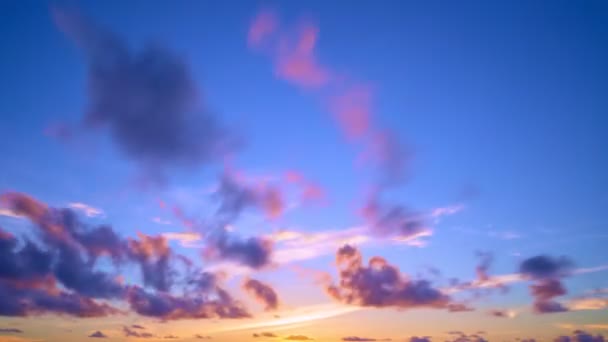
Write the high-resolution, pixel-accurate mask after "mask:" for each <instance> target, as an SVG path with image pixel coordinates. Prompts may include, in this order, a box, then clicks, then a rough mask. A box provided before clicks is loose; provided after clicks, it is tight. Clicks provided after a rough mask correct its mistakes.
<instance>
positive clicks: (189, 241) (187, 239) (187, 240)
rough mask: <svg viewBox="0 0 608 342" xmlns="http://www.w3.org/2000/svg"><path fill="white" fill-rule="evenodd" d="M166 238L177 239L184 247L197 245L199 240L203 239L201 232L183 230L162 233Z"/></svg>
mask: <svg viewBox="0 0 608 342" xmlns="http://www.w3.org/2000/svg"><path fill="white" fill-rule="evenodd" d="M161 235H162V236H163V237H164V238H165V239H167V240H169V241H172V240H173V241H177V242H179V244H180V245H181V246H182V247H197V244H196V243H197V242H199V241H200V240H201V239H202V236H201V235H200V234H199V233H194V232H181V233H173V232H168V233H162V234H161Z"/></svg>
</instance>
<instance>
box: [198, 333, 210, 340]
mask: <svg viewBox="0 0 608 342" xmlns="http://www.w3.org/2000/svg"><path fill="white" fill-rule="evenodd" d="M194 338H196V339H199V340H210V339H211V338H212V337H211V336H205V335H201V334H196V335H194Z"/></svg>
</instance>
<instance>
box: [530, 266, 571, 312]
mask: <svg viewBox="0 0 608 342" xmlns="http://www.w3.org/2000/svg"><path fill="white" fill-rule="evenodd" d="M573 265H574V263H573V262H572V261H571V260H570V259H568V258H566V257H559V258H552V257H549V256H546V255H538V256H535V257H531V258H528V259H525V260H524V261H522V263H521V264H520V266H519V272H520V273H521V274H522V275H523V276H524V277H526V278H528V279H531V280H532V281H533V282H534V283H533V284H531V285H530V292H531V294H532V296H533V297H534V303H533V310H534V312H536V313H539V314H544V313H556V312H564V311H568V308H567V307H565V306H564V305H562V304H561V303H559V302H557V301H555V300H554V298H555V297H559V296H562V295H565V294H566V292H567V291H566V289H565V288H564V286H563V284H562V281H561V278H563V277H566V276H568V275H569V274H570V272H571V270H572V267H573Z"/></svg>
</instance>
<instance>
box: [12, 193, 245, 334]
mask: <svg viewBox="0 0 608 342" xmlns="http://www.w3.org/2000/svg"><path fill="white" fill-rule="evenodd" d="M0 200H1V201H2V204H3V205H6V206H7V207H8V208H10V209H11V210H12V211H14V212H17V213H19V215H23V216H25V217H27V218H28V219H30V220H31V221H32V223H34V227H35V228H36V232H37V233H38V237H39V240H40V244H41V245H42V246H43V247H39V246H38V244H36V243H33V242H31V241H29V240H27V239H22V241H19V240H18V239H17V238H16V237H14V236H13V235H11V234H9V233H7V232H4V231H2V230H0V302H2V303H3V305H2V306H1V307H0V315H2V316H28V315H32V314H45V313H58V314H67V315H74V316H78V317H100V316H106V315H110V314H118V313H121V311H120V310H117V309H115V308H113V307H112V306H110V305H108V304H106V303H103V302H98V301H97V299H112V300H124V301H126V302H127V304H129V306H130V308H131V309H132V310H133V311H135V312H137V313H139V314H141V315H144V316H150V317H157V318H162V319H181V318H214V317H217V318H241V317H249V316H250V315H249V313H248V312H247V310H246V309H245V308H244V307H243V305H242V304H241V303H240V302H238V301H236V300H234V299H233V298H232V297H231V296H230V294H229V293H228V292H226V291H225V290H224V289H222V288H221V287H220V286H219V285H218V279H217V277H216V276H215V275H213V274H211V273H202V272H200V271H192V270H191V265H190V263H187V264H188V265H187V266H188V270H189V271H188V272H189V275H188V276H187V279H186V280H185V281H183V280H182V279H180V281H182V283H180V284H182V285H183V286H184V294H183V295H182V296H174V295H172V294H170V292H169V291H170V290H171V285H172V284H173V275H174V273H175V272H177V270H176V269H175V268H174V266H173V265H172V260H183V258H180V257H181V256H179V255H176V254H175V253H173V252H172V251H171V249H170V248H169V246H168V244H167V241H166V240H165V238H164V237H162V236H148V235H144V234H140V235H139V238H138V239H121V238H119V237H118V236H117V235H116V234H115V233H114V231H113V230H112V229H111V228H110V227H109V226H100V227H94V228H92V229H91V228H90V227H87V226H85V225H84V224H82V223H81V222H80V221H79V220H78V217H77V216H76V215H74V213H73V212H72V211H70V210H68V209H55V208H49V207H48V206H46V205H45V204H43V203H41V202H39V201H37V200H35V199H34V198H32V197H30V196H27V195H24V194H19V193H7V194H4V195H2V196H1V197H0ZM93 237H98V238H100V239H102V238H106V237H107V238H108V239H107V240H106V241H105V242H102V241H95V238H93ZM104 255H105V256H107V257H109V258H111V260H113V261H114V265H115V266H125V264H126V263H132V264H135V265H139V266H140V268H141V270H142V280H143V283H144V285H145V286H147V287H148V288H151V289H153V290H155V292H150V291H148V290H147V289H144V288H142V287H139V286H133V285H131V286H129V285H124V284H123V283H122V282H121V281H119V280H118V279H117V276H116V275H113V274H110V273H106V272H102V271H99V270H96V264H97V261H98V258H99V257H101V256H104ZM133 328H138V327H136V326H133ZM140 328H141V327H140ZM126 329H128V330H125V331H131V330H132V329H131V328H126Z"/></svg>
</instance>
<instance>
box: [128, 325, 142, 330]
mask: <svg viewBox="0 0 608 342" xmlns="http://www.w3.org/2000/svg"><path fill="white" fill-rule="evenodd" d="M131 328H133V329H142V330H145V329H146V328H145V327H144V326H141V325H139V324H132V325H131Z"/></svg>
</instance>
